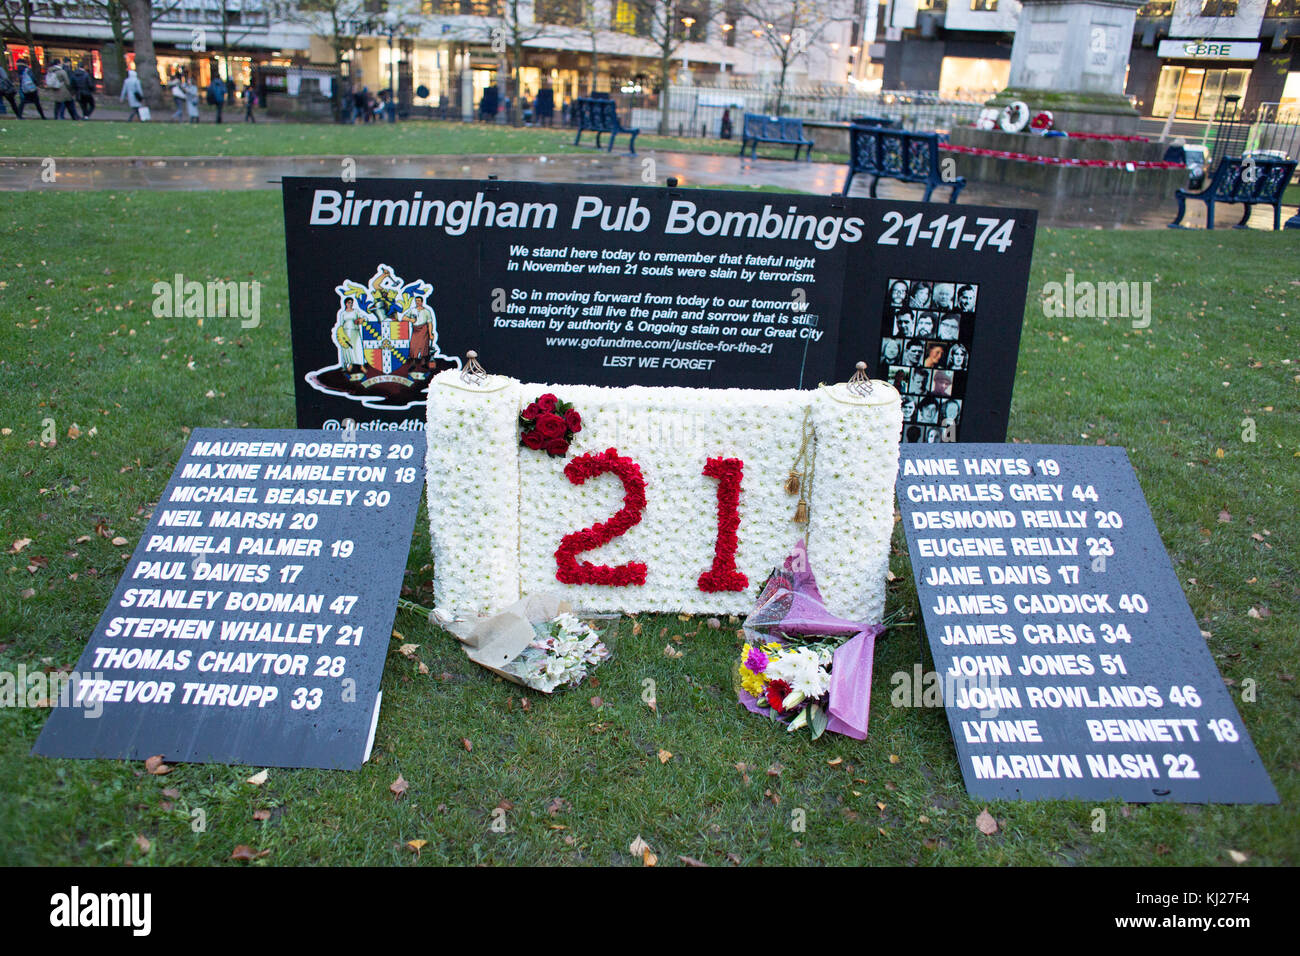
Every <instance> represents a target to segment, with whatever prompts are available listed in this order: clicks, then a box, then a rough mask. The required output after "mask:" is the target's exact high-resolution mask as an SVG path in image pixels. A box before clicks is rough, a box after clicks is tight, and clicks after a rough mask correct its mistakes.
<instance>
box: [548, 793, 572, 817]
mask: <svg viewBox="0 0 1300 956" xmlns="http://www.w3.org/2000/svg"><path fill="white" fill-rule="evenodd" d="M568 808H569V802H568V801H567V800H565V799H564V798H563V797H556V798H555V799H554V800H552V801H551V802H550V803H548V804H547V805H546V813H547V815H548V816H552V817H554V816H558V815H560V814H561V813H563V812H564V811H565V810H567V809H568Z"/></svg>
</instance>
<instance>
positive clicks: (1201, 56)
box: [1157, 40, 1259, 60]
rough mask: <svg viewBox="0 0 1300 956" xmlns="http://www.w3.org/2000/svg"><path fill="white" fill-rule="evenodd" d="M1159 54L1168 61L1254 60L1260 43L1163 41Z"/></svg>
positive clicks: (1257, 54)
mask: <svg viewBox="0 0 1300 956" xmlns="http://www.w3.org/2000/svg"><path fill="white" fill-rule="evenodd" d="M1157 54H1158V55H1159V56H1160V57H1162V58H1164V59H1167V60H1254V59H1255V58H1256V57H1258V56H1259V43H1257V42H1239V41H1231V40H1161V41H1160V47H1159V50H1158V51H1157Z"/></svg>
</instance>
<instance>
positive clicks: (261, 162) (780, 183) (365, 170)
mask: <svg viewBox="0 0 1300 956" xmlns="http://www.w3.org/2000/svg"><path fill="white" fill-rule="evenodd" d="M347 158H349V157H343V156H279V157H276V156H240V157H202V156H191V157H180V156H174V157H96V158H79V159H56V160H55V162H56V167H55V170H56V173H57V176H56V178H55V181H54V182H53V183H46V182H44V181H43V180H42V171H43V168H44V167H43V165H42V164H43V163H44V160H41V159H13V158H9V159H4V158H0V190H30V189H58V190H85V189H157V190H206V189H274V188H276V187H278V185H279V181H280V177H282V176H327V177H337V176H340V175H341V174H342V172H343V162H344V160H345V159H347ZM350 158H351V159H352V160H354V161H355V162H356V175H357V176H358V177H363V178H365V177H384V178H394V177H395V178H413V179H426V178H427V179H484V178H487V177H488V176H492V175H494V176H497V177H498V178H500V179H505V180H523V181H528V182H579V183H596V184H609V185H641V184H643V183H644V182H645V181H646V180H645V179H644V178H643V177H646V176H648V177H649V178H650V179H651V180H652V181H654V182H658V183H663V182H664V181H665V180H666V179H667V177H669V176H676V177H677V179H678V180H679V181H680V183H681V184H682V185H686V186H692V185H694V186H716V185H731V184H735V183H746V184H752V185H756V186H774V187H777V188H779V189H785V190H791V191H796V192H806V193H816V194H821V195H829V194H831V193H833V192H836V191H838V190H839V189H840V188H841V186H842V185H843V182H844V175H845V167H844V166H842V165H836V164H830V163H808V162H793V161H790V160H781V159H757V160H750V159H740V158H739V157H736V156H720V155H711V154H706V153H673V152H653V151H643V152H641V153H639V154H638V155H636V156H629V155H627V154H619V153H614V154H609V153H600V154H596V153H595V152H594V151H593V153H592V154H591V155H572V154H566V155H559V156H536V155H495V156H466V155H448V156H355V157H350ZM646 160H653V166H652V167H651V166H649V165H647V163H646ZM866 193H867V177H859V178H858V180H857V181H856V182H855V183H854V185H853V195H854V196H865V195H866ZM921 194H922V189H921V187H919V186H912V185H907V184H903V183H896V182H893V181H888V180H887V181H885V182H882V183H881V185H880V189H879V195H880V197H881V198H884V199H911V200H919V199H920V198H921ZM945 194H946V191H944V190H939V191H937V193H936V195H937V196H939V197H942V196H944V195H945ZM961 198H962V202H963V203H968V204H978V205H988V206H1004V207H1028V208H1032V209H1037V210H1038V213H1039V224H1040V225H1044V226H1094V227H1097V228H1121V229H1150V228H1159V227H1163V226H1164V225H1165V224H1166V223H1168V222H1169V221H1170V220H1171V219H1172V218H1173V215H1174V212H1175V207H1174V202H1173V199H1172V197H1171V198H1170V199H1168V200H1162V201H1156V202H1134V201H1133V200H1132V199H1129V198H1127V197H1123V198H1113V199H1112V198H1107V197H1102V198H1070V199H1065V200H1056V199H1053V198H1052V197H1046V196H1041V195H1038V194H1036V193H1032V192H1028V191H1025V190H1019V189H1013V188H1009V187H1004V186H993V185H985V184H980V183H972V184H971V185H969V186H968V187H967V188H966V190H965V191H964V192H963V193H962V197H961ZM1283 210H1284V211H1283V219H1284V220H1285V219H1286V218H1287V217H1289V216H1291V215H1293V214H1294V213H1295V211H1296V210H1295V207H1283ZM1236 218H1237V216H1236V215H1234V214H1233V208H1232V207H1229V208H1227V209H1223V210H1221V212H1220V221H1221V223H1222V224H1223V225H1225V226H1226V225H1230V224H1232V223H1234V222H1235V221H1236ZM1184 221H1185V222H1186V223H1187V224H1188V225H1192V226H1203V225H1204V224H1205V211H1204V203H1191V204H1189V211H1188V215H1187V218H1186V220H1184ZM1250 224H1251V227H1252V228H1257V229H1271V228H1272V211H1271V210H1269V209H1265V208H1256V209H1255V211H1254V214H1253V215H1252V216H1251V220H1250Z"/></svg>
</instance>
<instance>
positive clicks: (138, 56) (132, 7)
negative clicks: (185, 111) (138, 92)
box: [125, 0, 162, 109]
mask: <svg viewBox="0 0 1300 956" xmlns="http://www.w3.org/2000/svg"><path fill="white" fill-rule="evenodd" d="M125 2H126V13H127V16H128V17H130V18H131V38H132V48H133V49H134V50H135V75H136V76H137V77H139V79H140V86H141V87H142V88H143V90H144V100H145V102H146V103H148V104H149V105H150V106H151V107H152V108H153V109H162V83H161V82H160V81H159V79H158V56H157V54H156V53H154V48H153V11H152V10H151V9H150V8H149V0H125Z"/></svg>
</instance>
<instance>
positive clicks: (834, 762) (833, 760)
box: [826, 757, 844, 767]
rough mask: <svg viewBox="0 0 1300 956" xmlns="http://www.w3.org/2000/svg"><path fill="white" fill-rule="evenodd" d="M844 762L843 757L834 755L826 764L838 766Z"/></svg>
mask: <svg viewBox="0 0 1300 956" xmlns="http://www.w3.org/2000/svg"><path fill="white" fill-rule="evenodd" d="M842 763H844V758H843V757H832V758H831V759H830V760H828V761H826V766H828V767H838V766H839V765H840V764H842Z"/></svg>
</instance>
